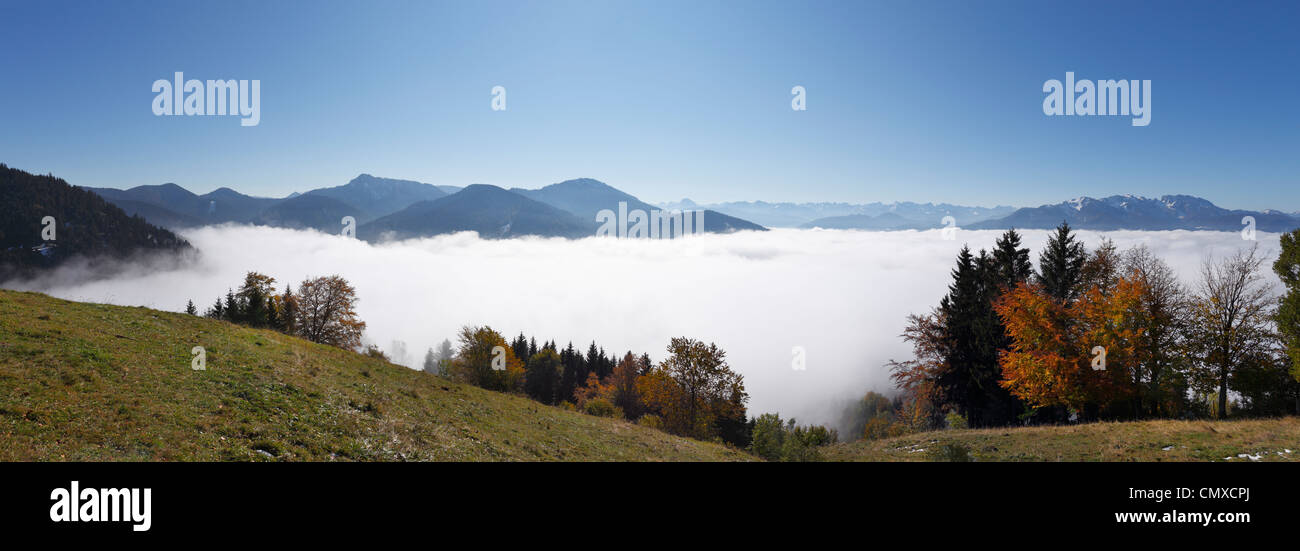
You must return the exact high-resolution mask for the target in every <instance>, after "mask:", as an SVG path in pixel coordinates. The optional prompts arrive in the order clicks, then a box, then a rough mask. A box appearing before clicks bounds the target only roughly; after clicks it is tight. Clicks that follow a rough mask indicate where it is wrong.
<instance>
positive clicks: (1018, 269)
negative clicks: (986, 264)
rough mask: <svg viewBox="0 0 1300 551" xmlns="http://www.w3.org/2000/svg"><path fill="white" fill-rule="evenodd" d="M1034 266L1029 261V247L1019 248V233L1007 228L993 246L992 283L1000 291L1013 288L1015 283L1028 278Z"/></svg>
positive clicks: (1022, 281) (1017, 283)
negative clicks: (999, 288)
mask: <svg viewBox="0 0 1300 551" xmlns="http://www.w3.org/2000/svg"><path fill="white" fill-rule="evenodd" d="M1033 273H1034V267H1033V265H1032V264H1030V263H1029V249H1028V248H1023V249H1022V248H1020V234H1019V233H1016V230H1007V231H1006V232H1005V233H1003V234H1002V237H999V238H998V240H997V242H996V243H995V244H994V246H993V270H992V273H991V275H992V276H993V280H994V283H995V284H996V285H997V286H999V287H1001V291H1002V292H1006V291H1009V290H1011V289H1014V288H1015V286H1016V285H1019V284H1021V283H1024V282H1026V281H1028V280H1029V278H1030V276H1032V275H1033Z"/></svg>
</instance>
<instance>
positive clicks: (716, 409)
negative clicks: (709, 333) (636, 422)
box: [638, 337, 749, 439]
mask: <svg viewBox="0 0 1300 551" xmlns="http://www.w3.org/2000/svg"><path fill="white" fill-rule="evenodd" d="M668 354H669V355H668V358H666V359H665V360H664V361H663V362H661V363H660V367H659V370H658V371H661V372H662V374H663V375H662V376H661V377H656V378H655V379H653V380H654V382H655V383H656V384H655V385H652V386H654V387H655V388H651V391H652V392H651V396H647V398H652V399H655V400H657V401H658V402H657V404H658V406H659V407H660V409H661V410H666V412H667V415H666V417H665V418H664V421H665V423H668V422H669V421H671V424H667V425H666V426H667V427H668V428H669V431H670V432H674V433H676V434H683V435H686V436H692V437H695V438H701V439H707V438H709V437H711V436H714V435H717V434H718V427H717V425H716V422H717V421H718V420H719V419H737V418H740V419H743V418H744V415H745V412H744V409H743V408H744V406H745V403H746V402H747V401H748V399H749V397H748V394H746V393H745V386H744V378H743V377H742V376H741V375H740V374H738V373H736V372H734V371H732V370H731V367H730V366H728V365H727V360H726V352H725V351H723V350H722V349H720V348H718V346H717V345H716V344H712V343H710V344H707V345H706V344H704V343H703V342H701V341H697V340H694V339H689V338H686V337H677V338H674V339H672V341H671V343H670V344H669V345H668ZM652 376H654V374H653V373H652ZM663 387H667V388H663ZM673 387H675V388H673ZM641 390H642V388H641V387H638V391H641Z"/></svg>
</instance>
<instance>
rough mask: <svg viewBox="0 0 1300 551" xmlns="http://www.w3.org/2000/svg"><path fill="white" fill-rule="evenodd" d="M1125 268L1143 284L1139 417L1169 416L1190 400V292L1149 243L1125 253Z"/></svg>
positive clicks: (1138, 319)
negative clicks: (1187, 348) (1185, 338)
mask: <svg viewBox="0 0 1300 551" xmlns="http://www.w3.org/2000/svg"><path fill="white" fill-rule="evenodd" d="M1120 266H1121V268H1120V270H1121V272H1122V273H1125V274H1128V275H1129V277H1131V278H1133V279H1135V280H1137V281H1139V282H1141V283H1142V296H1141V298H1140V301H1141V302H1140V304H1139V305H1138V309H1137V312H1135V315H1136V316H1137V317H1136V319H1135V320H1134V323H1136V324H1138V325H1140V326H1141V327H1142V329H1143V338H1142V341H1141V343H1140V348H1139V350H1137V357H1136V358H1135V362H1136V363H1135V365H1134V369H1136V370H1138V371H1137V378H1138V380H1139V381H1140V384H1141V385H1142V388H1140V389H1139V390H1138V392H1137V394H1136V396H1135V400H1136V403H1135V409H1136V411H1137V414H1138V415H1155V416H1165V417H1170V416H1174V415H1177V414H1178V413H1180V412H1182V411H1183V410H1184V409H1185V407H1186V405H1185V404H1186V402H1187V391H1188V385H1187V367H1188V361H1187V354H1186V353H1185V352H1184V342H1183V335H1184V334H1185V333H1186V329H1187V294H1186V290H1185V289H1184V288H1183V286H1182V284H1181V283H1179V282H1178V278H1177V276H1175V275H1174V271H1173V270H1172V269H1171V268H1170V267H1169V265H1168V264H1166V263H1165V262H1164V261H1163V260H1161V259H1160V258H1159V257H1157V256H1156V255H1154V254H1152V253H1151V250H1150V249H1148V248H1147V247H1146V245H1138V246H1136V247H1133V248H1131V249H1129V250H1127V251H1125V252H1124V254H1123V257H1122V260H1121V263H1120Z"/></svg>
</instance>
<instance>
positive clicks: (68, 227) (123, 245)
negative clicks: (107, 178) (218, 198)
mask: <svg viewBox="0 0 1300 551" xmlns="http://www.w3.org/2000/svg"><path fill="white" fill-rule="evenodd" d="M0 212H3V213H4V215H3V217H0V281H3V280H5V279H9V278H11V277H27V276H31V275H34V274H35V273H37V272H38V271H40V270H43V269H48V268H52V267H54V266H57V265H59V264H61V263H63V262H65V261H67V260H68V259H70V258H73V257H77V256H82V257H86V258H90V259H104V258H119V259H120V258H126V257H128V256H131V255H133V254H134V253H137V252H142V251H143V252H160V251H166V252H176V251H181V250H185V249H189V247H190V245H189V243H187V242H185V240H183V239H181V238H179V237H177V236H176V234H173V233H172V232H170V231H168V230H165V229H162V228H159V227H157V226H154V225H152V224H149V223H148V222H145V220H144V219H143V218H139V217H133V216H128V215H127V214H126V213H125V212H124V211H123V210H122V209H121V208H119V207H117V206H115V205H112V204H109V203H108V202H107V201H105V200H104V198H102V197H100V196H99V195H96V194H95V193H93V192H91V191H87V190H84V189H81V188H77V187H74V186H71V185H68V183H67V182H65V181H63V180H62V179H60V178H55V177H54V176H52V175H48V176H38V175H35V174H30V173H28V172H24V171H22V170H18V169H14V168H9V167H8V166H5V165H3V164H0ZM47 216H48V217H53V219H54V225H53V227H54V238H55V239H54V240H53V241H46V240H45V239H44V236H43V235H42V230H43V229H44V228H46V227H47V226H46V225H45V224H44V222H43V220H45V218H46V217H47Z"/></svg>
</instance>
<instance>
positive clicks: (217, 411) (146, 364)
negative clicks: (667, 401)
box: [0, 290, 750, 461]
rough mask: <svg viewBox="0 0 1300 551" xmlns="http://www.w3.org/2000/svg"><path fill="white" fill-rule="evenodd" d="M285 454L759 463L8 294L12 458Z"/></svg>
mask: <svg viewBox="0 0 1300 551" xmlns="http://www.w3.org/2000/svg"><path fill="white" fill-rule="evenodd" d="M196 345H200V346H203V347H204V348H205V349H206V351H207V369H206V370H205V371H196V370H192V369H191V368H190V361H191V354H190V349H191V348H192V347H194V346H196ZM259 450H260V451H259ZM273 458H274V459H286V460H317V461H318V460H331V459H343V460H736V459H749V458H750V456H748V455H746V454H743V453H740V452H737V451H734V450H730V449H727V448H725V447H722V446H717V445H713V444H708V443H703V442H697V441H694V440H689V439H684V438H678V437H674V436H671V435H668V434H665V433H662V432H659V431H656V430H652V429H647V428H643V427H639V426H636V425H632V424H629V423H626V422H622V421H614V420H610V419H601V418H596V417H591V416H587V415H582V414H578V413H572V412H568V411H563V410H560V409H558V408H553V407H548V406H544V405H541V404H538V403H536V402H533V401H531V400H528V399H525V398H521V397H517V396H509V395H505V394H500V393H494V392H488V391H485V390H482V389H478V388H474V387H470V386H466V385H460V384H456V383H452V382H449V381H447V380H445V379H442V378H438V377H434V376H431V375H426V374H424V373H420V372H416V371H413V370H411V369H407V368H405V367H401V366H396V365H392V364H388V363H386V362H383V361H379V360H375V359H372V358H367V357H363V356H361V355H359V354H355V353H352V352H347V351H343V350H339V349H336V348H332V347H328V346H321V345H316V344H312V343H309V342H307V341H304V340H301V339H297V338H293V337H288V336H285V335H282V334H279V333H276V332H273V331H261V330H253V329H248V328H243V327H239V326H236V325H232V324H229V323H224V322H216V321H212V320H208V319H204V318H199V317H194V316H188V315H185V314H175V313H170V312H159V311H156V310H149V309H145V308H126V307H118V306H106V305H100V304H87V303H77V302H68V301H63V300H58V299H53V298H50V297H47V296H45V295H40V294H35V293H19V292H13V291H6V290H0V460H6V461H13V460H70V461H71V460H92V461H99V460H236V461H245V460H263V459H266V460H269V459H273Z"/></svg>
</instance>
